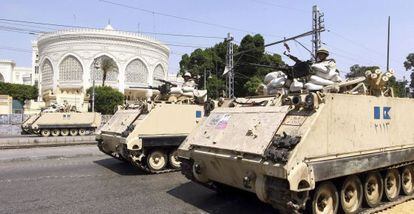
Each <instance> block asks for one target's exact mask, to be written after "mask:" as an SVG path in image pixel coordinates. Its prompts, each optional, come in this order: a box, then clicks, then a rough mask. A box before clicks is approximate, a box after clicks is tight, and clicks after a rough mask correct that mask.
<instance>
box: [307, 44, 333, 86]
mask: <svg viewBox="0 0 414 214" xmlns="http://www.w3.org/2000/svg"><path fill="white" fill-rule="evenodd" d="M328 56H329V51H328V49H326V48H320V49H319V50H318V51H317V52H316V62H315V63H314V64H313V65H312V68H313V69H314V70H316V75H317V76H319V77H322V78H324V79H328V80H332V81H334V82H337V81H339V80H340V77H339V73H338V71H337V69H336V62H335V60H334V59H328Z"/></svg>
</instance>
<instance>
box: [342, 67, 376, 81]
mask: <svg viewBox="0 0 414 214" xmlns="http://www.w3.org/2000/svg"><path fill="white" fill-rule="evenodd" d="M379 68H380V67H379V66H376V65H374V66H360V65H358V64H356V65H353V66H351V67H350V68H349V70H350V72H349V73H347V74H346V75H345V77H346V78H354V77H365V72H366V71H367V70H370V71H375V70H377V69H379Z"/></svg>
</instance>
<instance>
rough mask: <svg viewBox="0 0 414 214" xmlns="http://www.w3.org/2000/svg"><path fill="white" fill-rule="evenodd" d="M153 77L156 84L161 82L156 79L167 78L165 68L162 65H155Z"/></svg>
mask: <svg viewBox="0 0 414 214" xmlns="http://www.w3.org/2000/svg"><path fill="white" fill-rule="evenodd" d="M153 78H154V85H155V86H157V85H160V84H161V82H160V81H157V80H156V79H165V72H164V68H163V67H162V66H161V65H157V67H155V69H154V74H153Z"/></svg>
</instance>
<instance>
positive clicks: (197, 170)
mask: <svg viewBox="0 0 414 214" xmlns="http://www.w3.org/2000/svg"><path fill="white" fill-rule="evenodd" d="M194 172H195V173H197V174H198V175H200V174H201V166H200V164H198V163H196V164H194Z"/></svg>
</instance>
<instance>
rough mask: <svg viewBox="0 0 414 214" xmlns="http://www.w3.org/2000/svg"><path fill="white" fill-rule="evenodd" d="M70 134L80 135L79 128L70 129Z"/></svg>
mask: <svg viewBox="0 0 414 214" xmlns="http://www.w3.org/2000/svg"><path fill="white" fill-rule="evenodd" d="M69 134H70V136H76V135H78V130H77V129H70V130H69Z"/></svg>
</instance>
